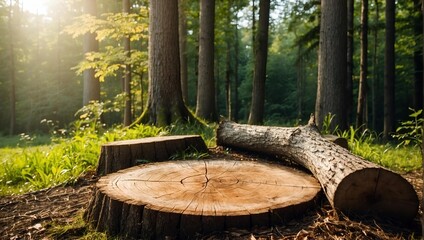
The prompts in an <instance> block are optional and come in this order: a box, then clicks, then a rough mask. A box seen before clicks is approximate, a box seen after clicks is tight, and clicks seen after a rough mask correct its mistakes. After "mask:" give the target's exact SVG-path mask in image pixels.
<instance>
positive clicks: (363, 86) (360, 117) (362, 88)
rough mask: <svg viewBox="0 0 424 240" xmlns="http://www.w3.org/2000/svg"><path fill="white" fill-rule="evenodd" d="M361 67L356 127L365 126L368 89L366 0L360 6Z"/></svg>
mask: <svg viewBox="0 0 424 240" xmlns="http://www.w3.org/2000/svg"><path fill="white" fill-rule="evenodd" d="M360 64H361V66H360V67H361V69H360V76H359V93H358V107H357V109H356V128H366V127H367V126H366V124H365V126H363V124H364V123H366V121H364V119H365V114H366V113H365V109H366V100H367V91H368V84H367V78H368V0H362V7H361V60H360Z"/></svg>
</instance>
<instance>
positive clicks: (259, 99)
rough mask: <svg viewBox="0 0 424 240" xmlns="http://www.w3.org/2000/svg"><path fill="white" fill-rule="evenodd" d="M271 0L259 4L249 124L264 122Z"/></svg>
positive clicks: (261, 0) (261, 1) (262, 0)
mask: <svg viewBox="0 0 424 240" xmlns="http://www.w3.org/2000/svg"><path fill="white" fill-rule="evenodd" d="M269 11H270V0H260V2H259V25H258V32H257V35H256V41H255V42H254V44H255V45H254V51H255V53H254V56H255V69H254V71H253V89H252V103H251V106H250V114H249V120H248V122H249V124H262V123H263V121H264V104H265V80H266V64H267V58H268V30H269Z"/></svg>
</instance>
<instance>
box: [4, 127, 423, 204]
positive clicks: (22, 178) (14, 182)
mask: <svg viewBox="0 0 424 240" xmlns="http://www.w3.org/2000/svg"><path fill="white" fill-rule="evenodd" d="M216 127H217V126H216V125H215V124H210V125H207V124H173V125H170V126H168V127H164V128H158V127H154V126H150V125H136V126H134V127H132V128H123V127H114V128H109V129H105V128H104V126H103V125H101V124H99V121H88V120H86V119H83V120H81V121H77V122H75V123H74V125H73V126H72V127H70V128H69V129H66V130H64V129H56V128H52V131H51V135H50V138H49V139H47V138H46V137H43V138H39V139H44V140H43V141H38V142H36V141H35V139H37V138H34V137H30V136H27V135H21V136H19V137H15V138H4V137H3V138H2V137H0V146H2V147H0V196H1V195H10V194H17V193H25V192H29V191H36V190H39V189H43V188H48V187H52V186H55V185H60V184H73V183H74V182H76V181H77V179H78V178H79V177H80V176H82V175H83V174H84V173H86V172H87V171H90V170H94V169H95V167H96V166H97V161H98V156H99V154H100V146H101V145H102V144H104V143H107V142H112V141H118V140H126V139H137V138H144V137H152V136H164V135H184V134H199V135H201V136H202V137H203V139H204V140H205V142H206V144H207V146H208V147H213V146H215V142H216V137H215V129H216ZM339 135H340V136H342V137H344V138H346V139H348V142H349V148H350V150H351V151H352V152H353V153H354V154H357V155H359V156H361V157H363V158H365V159H367V160H369V161H372V162H375V163H377V164H379V165H381V166H384V167H386V168H389V169H392V170H394V171H397V172H408V171H413V170H417V169H420V168H421V155H420V149H419V148H418V147H416V146H415V147H414V145H408V146H405V145H402V146H396V145H394V144H380V143H379V136H378V135H377V134H375V133H372V132H370V131H368V130H365V131H362V132H361V131H359V130H358V129H354V128H351V129H350V130H349V131H345V132H343V133H339ZM46 139H47V140H46ZM12 143H14V145H13V144H12ZM42 143H44V145H40V144H42ZM203 157H205V155H204V153H199V152H190V153H188V152H187V153H186V152H182V153H177V154H175V155H174V156H172V158H175V159H176V158H178V159H187V158H196V159H199V158H203Z"/></svg>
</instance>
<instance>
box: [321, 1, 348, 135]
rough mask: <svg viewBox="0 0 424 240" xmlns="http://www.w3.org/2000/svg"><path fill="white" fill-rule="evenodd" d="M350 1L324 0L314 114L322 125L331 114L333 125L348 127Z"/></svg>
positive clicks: (332, 126) (322, 4)
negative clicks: (347, 70) (347, 60)
mask: <svg viewBox="0 0 424 240" xmlns="http://www.w3.org/2000/svg"><path fill="white" fill-rule="evenodd" d="M346 4H347V2H346V1H339V0H322V1H321V24H320V40H319V56H318V88H317V98H316V104H315V117H316V118H317V124H318V127H322V124H323V121H324V118H325V117H326V116H327V115H328V114H330V113H331V114H333V115H334V120H333V122H332V123H331V126H330V127H331V129H333V130H334V129H335V128H336V127H338V128H339V129H341V130H344V129H346V128H347V125H346V123H347V120H346V119H347V117H346V102H347V99H346V69H347V67H346V56H347V38H346V32H347V17H346V11H347V6H346Z"/></svg>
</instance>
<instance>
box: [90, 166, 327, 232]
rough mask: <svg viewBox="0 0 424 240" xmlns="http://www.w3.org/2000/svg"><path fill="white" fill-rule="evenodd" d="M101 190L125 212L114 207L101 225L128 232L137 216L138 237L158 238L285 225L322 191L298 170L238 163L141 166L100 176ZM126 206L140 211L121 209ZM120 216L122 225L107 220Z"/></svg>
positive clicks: (105, 197)
mask: <svg viewBox="0 0 424 240" xmlns="http://www.w3.org/2000/svg"><path fill="white" fill-rule="evenodd" d="M97 188H98V191H99V192H100V193H99V194H98V195H101V196H103V197H100V198H99V201H98V202H99V204H100V202H101V203H102V204H106V205H107V206H110V207H112V208H113V206H116V207H117V208H119V210H114V209H110V207H109V208H108V209H110V212H111V213H110V214H109V215H107V214H106V215H107V216H103V217H102V216H100V217H99V218H98V220H97V226H99V225H100V226H102V225H103V226H104V227H100V228H101V229H102V228H103V229H105V230H109V231H110V232H113V233H115V234H122V233H120V232H121V231H123V230H125V229H128V226H126V225H128V224H127V223H125V221H124V220H122V219H126V218H128V217H127V216H137V218H139V219H138V220H137V221H138V222H133V221H134V218H133V217H131V218H130V219H131V223H129V225H131V226H140V227H141V229H140V230H137V231H135V230H134V229H133V237H137V236H140V235H139V234H140V233H142V234H143V236H146V233H148V234H151V236H152V237H154V238H163V237H165V236H174V237H175V236H177V237H180V238H185V237H189V236H193V235H194V234H196V233H209V232H213V231H222V230H225V229H229V228H247V229H249V228H251V227H256V226H270V225H278V224H282V223H284V222H285V221H287V220H288V219H290V218H292V217H294V216H296V215H299V214H302V213H303V212H304V211H305V210H307V208H308V207H309V206H310V205H312V204H313V202H314V200H315V199H316V197H317V195H318V193H319V192H320V190H321V187H320V184H319V183H318V181H317V180H316V179H315V178H314V177H312V176H310V175H308V174H306V173H303V172H300V171H298V170H294V169H292V168H288V167H285V166H281V165H277V164H268V163H264V162H255V161H235V160H190V161H171V162H160V163H153V164H146V165H140V166H135V167H132V168H129V169H125V170H121V171H119V172H117V173H113V174H109V175H106V176H104V177H102V178H100V179H99V181H98V183H97ZM107 202H109V204H107ZM118 203H122V204H118ZM136 206H139V207H138V208H137V207H136ZM126 208H128V209H134V211H136V212H137V213H136V214H135V213H127V211H121V210H120V209H126ZM119 211H120V212H121V213H120V214H121V215H119V213H118V215H119V216H116V214H117V212H119ZM102 214H103V215H104V213H102ZM111 214H114V216H111ZM94 215H96V214H94ZM100 215H101V214H100ZM116 217H119V218H120V219H121V221H119V223H118V222H117V223H116V224H118V225H119V226H116V225H114V224H111V223H107V222H104V221H108V220H107V219H110V220H112V221H113V219H116ZM102 219H103V220H102ZM94 220H96V219H94ZM108 228H110V229H108ZM126 232H128V231H126Z"/></svg>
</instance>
